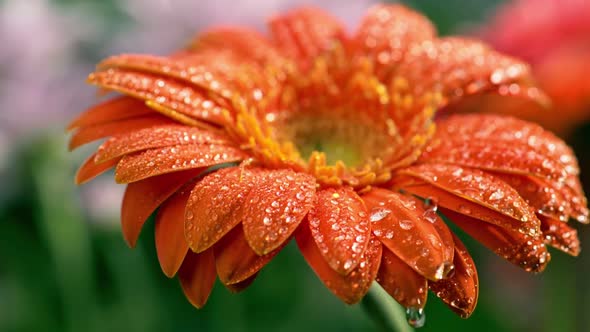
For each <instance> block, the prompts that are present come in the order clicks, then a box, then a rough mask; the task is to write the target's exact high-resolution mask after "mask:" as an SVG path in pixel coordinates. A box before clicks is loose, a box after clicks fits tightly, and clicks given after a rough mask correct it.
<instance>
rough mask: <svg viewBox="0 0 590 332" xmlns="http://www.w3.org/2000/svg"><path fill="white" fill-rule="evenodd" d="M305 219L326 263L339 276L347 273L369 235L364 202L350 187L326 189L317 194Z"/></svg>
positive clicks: (363, 247)
mask: <svg viewBox="0 0 590 332" xmlns="http://www.w3.org/2000/svg"><path fill="white" fill-rule="evenodd" d="M307 218H308V220H309V226H310V228H311V233H312V235H313V238H314V240H315V242H316V245H317V246H318V248H319V249H320V252H321V253H322V255H323V256H324V258H325V259H326V262H328V264H329V265H330V266H331V267H332V268H333V269H334V270H335V271H336V272H338V273H340V274H343V275H346V274H348V273H350V271H352V270H353V269H354V268H355V267H356V266H357V265H358V264H359V260H360V256H361V254H362V253H363V252H364V251H365V250H366V248H367V243H369V237H370V236H371V229H370V227H369V216H368V214H367V208H366V207H365V203H364V202H363V201H362V200H361V198H360V197H359V196H358V195H357V194H356V192H354V191H353V190H352V189H350V188H347V187H341V188H337V189H325V190H322V191H320V192H318V193H317V202H316V205H315V206H314V207H313V209H311V211H310V212H309V215H308V216H307Z"/></svg>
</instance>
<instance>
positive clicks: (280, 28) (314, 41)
mask: <svg viewBox="0 0 590 332" xmlns="http://www.w3.org/2000/svg"><path fill="white" fill-rule="evenodd" d="M269 29H270V31H271V33H272V39H273V41H274V44H275V45H276V46H277V47H280V49H281V50H282V51H283V52H285V53H286V54H287V55H288V56H289V57H291V58H293V59H297V60H303V61H309V60H312V59H313V58H315V57H317V56H318V55H320V54H321V53H323V52H325V51H327V50H329V49H330V48H332V47H334V44H335V43H336V42H338V41H341V40H342V38H343V36H344V28H343V26H342V24H341V23H340V22H339V21H338V20H337V19H336V18H334V17H332V16H331V15H329V14H328V13H326V12H324V11H322V10H320V9H315V8H298V9H295V10H292V11H291V12H289V13H286V14H284V15H281V16H277V17H274V18H273V19H271V21H270V23H269Z"/></svg>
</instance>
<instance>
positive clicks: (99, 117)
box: [68, 96, 154, 130]
mask: <svg viewBox="0 0 590 332" xmlns="http://www.w3.org/2000/svg"><path fill="white" fill-rule="evenodd" d="M148 114H154V111H153V110H151V109H150V108H148V107H147V106H146V105H145V104H144V102H143V101H142V100H137V99H135V98H131V97H127V96H121V97H117V98H113V99H111V100H107V101H105V102H102V103H100V104H98V105H95V106H93V107H91V108H89V109H88V110H86V111H85V112H84V113H82V114H80V115H79V116H78V117H77V118H76V119H74V121H72V122H71V123H70V124H69V125H68V130H72V129H74V128H79V127H87V126H94V125H97V124H102V123H106V122H112V121H119V120H123V119H127V118H133V117H139V116H144V115H148Z"/></svg>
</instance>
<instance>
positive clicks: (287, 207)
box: [243, 170, 315, 254]
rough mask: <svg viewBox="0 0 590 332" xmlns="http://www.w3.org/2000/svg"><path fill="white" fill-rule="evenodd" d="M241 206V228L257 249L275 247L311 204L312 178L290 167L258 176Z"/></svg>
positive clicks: (267, 249)
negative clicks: (242, 214)
mask: <svg viewBox="0 0 590 332" xmlns="http://www.w3.org/2000/svg"><path fill="white" fill-rule="evenodd" d="M257 181H258V183H257V184H256V187H255V188H253V189H252V191H251V192H250V194H249V195H248V197H247V198H246V200H247V203H248V204H246V206H245V207H244V220H243V223H244V231H245V232H246V237H247V238H248V239H249V242H250V244H253V245H254V246H255V247H257V248H258V249H259V250H255V251H258V252H260V253H263V254H265V253H267V252H269V251H270V250H272V249H275V248H276V247H277V246H278V245H280V243H282V242H283V241H284V240H286V239H287V238H288V237H289V235H290V234H291V233H292V232H293V231H294V230H295V228H297V226H298V224H299V222H300V221H301V220H302V219H303V217H304V216H305V215H306V214H307V212H308V211H309V209H310V208H311V207H312V203H313V197H314V195H315V181H314V179H313V178H312V177H311V176H309V175H305V174H299V173H295V172H293V171H291V170H276V171H272V172H269V173H268V174H265V176H264V177H261V178H259V179H258V180H257Z"/></svg>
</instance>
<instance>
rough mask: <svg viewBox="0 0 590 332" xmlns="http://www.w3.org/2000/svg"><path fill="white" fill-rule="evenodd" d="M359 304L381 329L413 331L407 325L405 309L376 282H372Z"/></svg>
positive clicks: (399, 331)
mask: <svg viewBox="0 0 590 332" xmlns="http://www.w3.org/2000/svg"><path fill="white" fill-rule="evenodd" d="M361 305H362V306H363V308H364V309H365V311H366V312H367V314H369V316H371V318H372V319H373V320H374V321H375V322H376V323H377V324H378V325H379V326H380V327H381V329H382V330H383V331H396V332H412V331H414V330H413V329H412V328H411V327H410V326H409V325H408V322H407V320H406V312H405V309H404V308H403V307H402V306H401V305H400V304H399V303H397V302H396V301H395V300H394V299H393V298H392V297H391V296H390V295H389V294H387V292H385V290H383V288H381V286H379V285H378V284H377V283H373V285H372V286H371V289H369V292H368V293H367V295H365V297H364V298H363V301H362V302H361Z"/></svg>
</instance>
